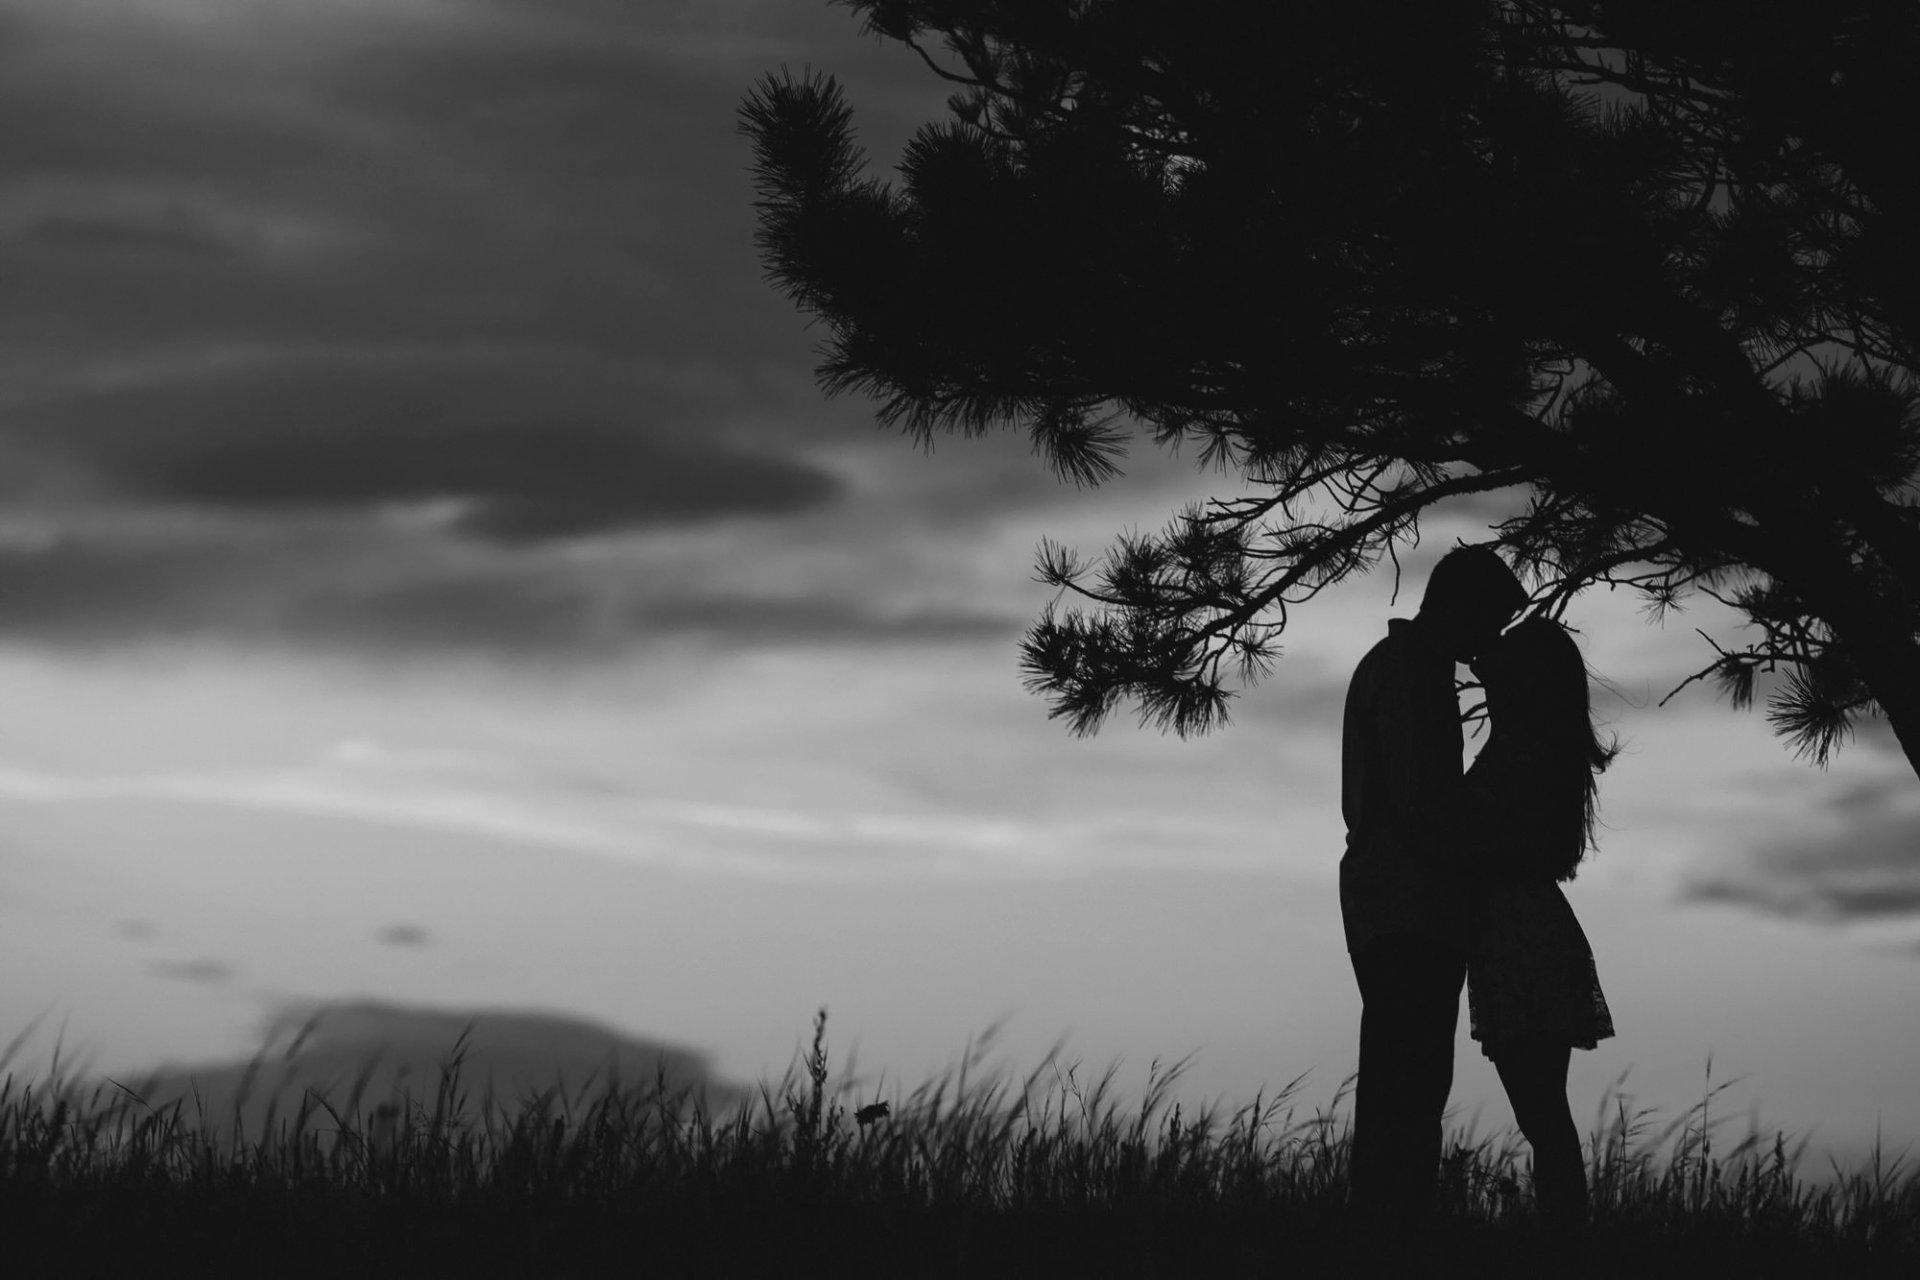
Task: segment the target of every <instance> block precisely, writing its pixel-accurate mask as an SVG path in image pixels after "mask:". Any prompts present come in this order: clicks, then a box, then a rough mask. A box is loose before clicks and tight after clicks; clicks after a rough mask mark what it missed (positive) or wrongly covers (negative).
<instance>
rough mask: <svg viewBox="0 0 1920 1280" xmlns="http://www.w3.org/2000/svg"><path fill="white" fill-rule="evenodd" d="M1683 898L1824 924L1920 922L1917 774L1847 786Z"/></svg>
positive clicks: (1699, 879) (1705, 877) (1705, 876)
mask: <svg viewBox="0 0 1920 1280" xmlns="http://www.w3.org/2000/svg"><path fill="white" fill-rule="evenodd" d="M1683 896H1684V897H1685V898H1686V899H1687V900H1690V901H1694V902H1702V903H1723V904H1730V905H1736V906H1742V907H1747V908H1750V909H1753V910H1757V911H1760V912H1763V913H1765V914H1769V915H1776V916H1783V917H1787V918H1791V919H1802V920H1810V921H1817V922H1820V923H1825V924H1854V923H1860V924H1866V923H1874V922H1894V921H1912V920H1920V791H1917V790H1916V786H1915V782H1914V779H1913V777H1912V775H1911V774H1906V775H1904V776H1889V777H1883V778H1870V779H1865V780H1862V781H1859V782H1856V783H1854V784H1852V785H1850V786H1847V787H1844V788H1842V789H1841V790H1839V791H1837V792H1836V793H1834V794H1833V795H1831V796H1829V797H1827V798H1826V799H1825V800H1824V801H1823V802H1822V803H1821V805H1820V806H1819V808H1818V809H1817V811H1816V813H1815V815H1814V820H1813V821H1812V822H1811V823H1809V824H1807V825H1806V827H1805V828H1804V829H1803V830H1801V831H1799V832H1796V833H1794V834H1791V835H1782V836H1777V837H1775V838H1774V839H1773V840H1771V841H1770V842H1768V843H1767V844H1766V845H1764V846H1763V847H1762V848H1761V849H1760V850H1758V851H1757V852H1756V853H1754V854H1753V855H1752V856H1750V857H1749V858H1747V859H1744V860H1742V861H1741V862H1739V863H1738V864H1736V865H1734V866H1732V867H1723V868H1720V869H1717V870H1715V871H1712V872H1708V873H1702V874H1700V875H1698V876H1696V877H1695V878H1694V879H1693V880H1692V881H1690V882H1689V883H1688V884H1687V885H1686V886H1685V887H1684V890H1683Z"/></svg>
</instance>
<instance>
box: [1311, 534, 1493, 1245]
mask: <svg viewBox="0 0 1920 1280" xmlns="http://www.w3.org/2000/svg"><path fill="white" fill-rule="evenodd" d="M1526 601H1527V591H1526V588H1524V587H1523V586H1521V585H1520V580H1519V579H1518V578H1516V577H1514V575H1513V571H1512V570H1511V569H1509V568H1507V566H1506V564H1505V562H1503V561H1502V560H1501V559H1500V557H1499V556H1497V555H1495V554H1494V553H1493V552H1492V551H1491V550H1489V549H1488V548H1485V547H1459V548H1456V549H1454V550H1453V551H1450V552H1448V553H1447V554H1446V555H1445V556H1443V557H1441V560H1440V563H1439V564H1437V565H1435V566H1434V569H1433V575H1432V576H1431V577H1430V578H1428V579H1427V590H1426V595H1425V596H1424V597H1423V598H1422V600H1421V603H1420V611H1419V613H1418V614H1417V615H1416V616H1415V617H1413V618H1412V619H1406V618H1394V619H1391V620H1390V621H1389V622H1388V624H1387V636H1386V638H1385V639H1383V640H1381V641H1380V642H1379V643H1378V644H1376V645H1374V646H1373V648H1372V649H1371V650H1369V651H1368V653H1367V656H1366V657H1364V658H1362V659H1361V660H1360V665H1359V666H1358V667H1357V668H1356V669H1355V670H1354V673H1353V681H1352V683H1351V684H1349V685H1348V686H1347V703H1346V715H1345V721H1344V724H1343V726H1342V734H1341V738H1342V741H1341V760H1340V808H1341V812H1342V814H1343V815H1344V816H1345V818H1346V821H1347V850H1346V854H1345V856H1344V857H1342V858H1341V860H1340V915H1341V919H1342V922H1343V923H1344V924H1345V926H1346V934H1347V952H1348V955H1349V956H1350V957H1351V958H1352V961H1353V971H1354V976H1355V977H1356V978H1357V979H1358V981H1359V984H1360V1002H1361V1011H1360V1070H1359V1076H1358V1079H1357V1081H1356V1082H1355V1086H1354V1098H1353V1147H1352V1165H1351V1174H1352V1185H1353V1203H1354V1205H1355V1207H1356V1208H1357V1209H1359V1210H1360V1211H1361V1212H1362V1213H1363V1214H1364V1215H1365V1216H1366V1217H1368V1218H1369V1219H1373V1220H1376V1221H1380V1222H1382V1223H1383V1224H1411V1223H1418V1222H1419V1221H1421V1220H1423V1219H1425V1218H1427V1217H1429V1216H1430V1215H1431V1214H1432V1212H1433V1210H1434V1208H1435V1199H1436V1191H1437V1185H1438V1180H1439V1168H1440V1143H1441V1133H1440V1124H1441V1115H1442V1113H1443V1112H1444V1111H1445V1110H1446V1105H1447V1094H1448V1091H1449V1090H1451V1089H1452V1087H1453V1039H1454V1027H1455V1025H1456V1024H1457V1022H1458V1020H1459V1015H1460V991H1461V988H1462V987H1463V986H1464V985H1465V983H1466V975H1467V957H1466V940H1465V939H1466V923H1467V922H1466V910H1467V905H1468V900H1467V893H1466V884H1465V878H1466V877H1465V873H1464V870H1463V869H1462V867H1461V864H1460V856H1459V853H1458V852H1457V851H1456V849H1455V847H1454V843H1453V839H1452V837H1453V835H1454V828H1455V825H1456V824H1455V823H1453V822H1450V821H1448V819H1447V818H1446V814H1447V812H1448V810H1449V807H1450V806H1451V805H1452V804H1454V803H1455V793H1456V791H1457V789H1458V787H1459V784H1460V777H1461V767H1460V756H1461V750H1462V746H1463V741H1462V737H1461V731H1460V708H1459V701H1458V698H1457V695H1456V694H1455V691H1454V680H1453V677H1454V664H1455V663H1456V662H1463V663H1464V662H1471V661H1472V660H1473V659H1474V658H1476V657H1478V656H1479V654H1480V653H1481V651H1482V650H1484V649H1485V648H1486V646H1487V645H1488V644H1489V643H1491V642H1492V640H1493V639H1494V637H1496V636H1498V635H1499V634H1500V630H1501V628H1503V627H1505V626H1506V624H1507V623H1508V622H1510V621H1511V620H1512V619H1513V615H1514V614H1515V613H1517V612H1518V611H1519V610H1520V608H1521V606H1522V605H1524V604H1525V603H1526Z"/></svg>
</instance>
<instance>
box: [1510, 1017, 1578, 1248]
mask: <svg viewBox="0 0 1920 1280" xmlns="http://www.w3.org/2000/svg"><path fill="white" fill-rule="evenodd" d="M1572 1056H1573V1050H1572V1049H1571V1048H1569V1047H1568V1046H1567V1045H1564V1044H1547V1043H1539V1042H1522V1043H1517V1044H1513V1045H1507V1046H1502V1047H1501V1049H1500V1051H1499V1053H1498V1054H1497V1055H1495V1057H1494V1060H1493V1065H1494V1066H1495V1067H1496V1068H1497V1069H1498V1070H1499V1072H1500V1083H1501V1084H1503V1085H1505V1086H1506V1089H1507V1099H1508V1101H1510V1102H1511V1103H1512V1104H1513V1115H1514V1119H1516V1120H1518V1121H1519V1122H1520V1132H1521V1133H1523V1134H1525V1135H1526V1139H1527V1142H1528V1143H1529V1144H1530V1145H1531V1146H1532V1147H1533V1186H1534V1194H1535V1196H1536V1197H1537V1198H1538V1201H1539V1205H1540V1217H1541V1219H1542V1220H1543V1221H1545V1222H1546V1223H1547V1224H1548V1225H1550V1226H1555V1227H1577V1226H1578V1225H1580V1224H1581V1223H1583V1222H1585V1221H1586V1217H1587V1171H1586V1166H1585V1164H1584V1162H1583V1161H1582V1160H1581V1158H1580V1131H1579V1130H1578V1129H1576V1128H1574V1125H1573V1112H1572V1111H1570V1110H1569V1109H1568V1107H1567V1062H1568V1060H1569V1059H1570V1058H1571V1057H1572Z"/></svg>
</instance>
